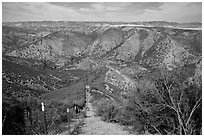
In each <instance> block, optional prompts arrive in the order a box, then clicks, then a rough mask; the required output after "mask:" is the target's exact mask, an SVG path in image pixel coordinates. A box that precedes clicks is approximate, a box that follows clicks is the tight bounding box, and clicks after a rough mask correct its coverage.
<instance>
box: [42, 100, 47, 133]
mask: <svg viewBox="0 0 204 137" xmlns="http://www.w3.org/2000/svg"><path fill="white" fill-rule="evenodd" d="M41 105H42V111H43V122H44V123H43V125H44V134H45V135H47V122H46V116H45V104H44V103H43V102H41Z"/></svg>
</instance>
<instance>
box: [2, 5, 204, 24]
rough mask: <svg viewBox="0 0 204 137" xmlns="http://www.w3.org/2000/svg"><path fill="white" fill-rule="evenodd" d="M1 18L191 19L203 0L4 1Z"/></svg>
mask: <svg viewBox="0 0 204 137" xmlns="http://www.w3.org/2000/svg"><path fill="white" fill-rule="evenodd" d="M2 6H3V7H2V16H3V22H5V21H29V20H53V21H55V20H64V21H69V20H76V21H84V20H85V21H128V22H133V21H149V20H151V21H153V20H165V21H174V22H177V21H179V22H194V21H201V20H202V3H183V2H182V3H173V2H167V3H162V2H59V3H53V2H51V3H41V2H40V3H39V2H33V3H30V2H29V3H27V2H17V3H14V2H9V3H6V2H3V4H2Z"/></svg>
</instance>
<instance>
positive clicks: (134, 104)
mask: <svg viewBox="0 0 204 137" xmlns="http://www.w3.org/2000/svg"><path fill="white" fill-rule="evenodd" d="M162 76H163V77H161V78H159V79H157V80H155V89H150V90H148V89H145V88H144V89H145V90H144V89H142V88H140V89H137V90H135V91H134V92H133V93H132V95H131V96H130V98H129V104H128V105H127V106H126V108H125V109H126V110H125V113H124V114H126V115H127V117H124V119H125V120H126V121H127V122H130V123H131V122H132V123H133V126H134V127H135V129H136V130H138V131H142V132H143V133H144V132H145V131H149V132H150V133H153V134H155V133H156V134H185V135H186V134H201V127H202V124H201V123H202V109H201V108H202V107H201V105H202V95H201V94H202V90H201V87H199V86H197V85H195V84H191V83H188V82H187V81H183V80H184V78H183V77H182V75H174V74H167V73H165V75H164V74H163V75H162Z"/></svg>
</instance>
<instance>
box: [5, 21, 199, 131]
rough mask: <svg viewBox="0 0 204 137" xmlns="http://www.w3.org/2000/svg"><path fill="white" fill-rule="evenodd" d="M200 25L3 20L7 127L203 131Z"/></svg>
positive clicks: (11, 129) (20, 129)
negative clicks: (44, 121) (43, 107)
mask: <svg viewBox="0 0 204 137" xmlns="http://www.w3.org/2000/svg"><path fill="white" fill-rule="evenodd" d="M201 26H202V24H201V23H189V24H188V23H172V22H162V21H161V22H160V21H155V22H135V23H121V22H74V21H39V22H37V21H29V22H4V23H3V26H2V118H3V120H2V121H3V123H2V128H3V134H18V135H21V134H25V135H31V134H32V135H41V134H49V135H56V134H66V135H67V134H69V135H70V134H72V135H78V134H95V135H98V134H109V135H110V134H111V135H112V134H120V135H122V134H140V135H141V134H151V135H158V134H162V135H179V134H185V135H189V134H190V135H192V134H201V133H202V29H201ZM42 102H43V103H45V115H46V118H45V119H46V124H47V127H46V132H45V128H44V126H45V124H44V123H43V119H44V116H43V112H42V111H41V103H42ZM68 110H69V111H68ZM78 111H79V112H78ZM15 116H16V118H15ZM76 121H77V122H76ZM94 121H95V122H94ZM97 122H98V123H97ZM94 123H95V124H94ZM96 125H98V126H99V128H96V129H94V128H95V126H96ZM100 126H101V127H100ZM122 127H123V128H122ZM109 128H110V129H113V130H110V129H109ZM89 129H90V130H93V132H92V131H88V130H89ZM101 129H102V130H101ZM103 129H104V130H103ZM124 129H125V130H124Z"/></svg>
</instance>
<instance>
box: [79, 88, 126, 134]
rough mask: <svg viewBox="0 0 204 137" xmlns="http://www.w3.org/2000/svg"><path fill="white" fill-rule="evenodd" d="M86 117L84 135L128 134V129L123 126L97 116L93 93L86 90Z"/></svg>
mask: <svg viewBox="0 0 204 137" xmlns="http://www.w3.org/2000/svg"><path fill="white" fill-rule="evenodd" d="M86 99H87V100H86V101H87V104H86V107H87V111H86V116H87V117H86V118H85V119H84V127H83V128H82V133H81V134H83V135H128V134H129V133H128V132H127V131H124V130H123V127H122V126H121V125H119V124H116V123H107V122H104V121H102V120H101V119H100V117H97V116H95V112H94V111H95V110H94V108H93V106H92V104H91V103H90V99H91V95H90V93H89V92H88V90H87V92H86Z"/></svg>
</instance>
